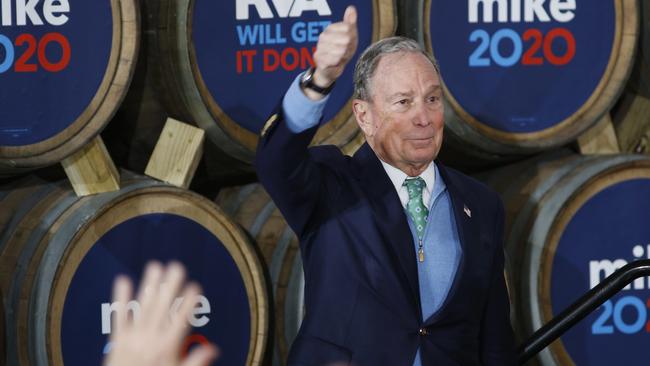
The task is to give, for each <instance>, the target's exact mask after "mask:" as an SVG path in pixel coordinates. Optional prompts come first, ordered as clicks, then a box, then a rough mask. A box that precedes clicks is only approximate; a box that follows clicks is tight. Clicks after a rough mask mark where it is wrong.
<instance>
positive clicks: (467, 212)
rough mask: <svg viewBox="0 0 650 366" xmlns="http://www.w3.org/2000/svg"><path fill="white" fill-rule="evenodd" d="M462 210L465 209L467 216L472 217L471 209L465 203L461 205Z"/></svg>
mask: <svg viewBox="0 0 650 366" xmlns="http://www.w3.org/2000/svg"><path fill="white" fill-rule="evenodd" d="M463 211H465V215H467V217H472V211H471V210H470V209H469V208H468V207H467V205H463Z"/></svg>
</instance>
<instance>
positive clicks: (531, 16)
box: [524, 0, 551, 22]
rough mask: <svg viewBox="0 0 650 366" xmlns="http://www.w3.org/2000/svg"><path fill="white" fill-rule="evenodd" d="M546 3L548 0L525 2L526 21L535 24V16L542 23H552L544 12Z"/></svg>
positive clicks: (527, 0) (526, 0)
mask: <svg viewBox="0 0 650 366" xmlns="http://www.w3.org/2000/svg"><path fill="white" fill-rule="evenodd" d="M544 1H546V0H525V1H524V21H526V22H534V21H535V16H537V19H539V21H540V22H550V21H551V18H549V17H548V14H547V13H546V10H544Z"/></svg>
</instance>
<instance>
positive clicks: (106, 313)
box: [102, 300, 140, 334]
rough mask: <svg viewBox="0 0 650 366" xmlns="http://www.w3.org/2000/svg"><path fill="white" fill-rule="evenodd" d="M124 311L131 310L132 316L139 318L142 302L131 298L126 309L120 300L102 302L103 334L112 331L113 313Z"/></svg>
mask: <svg viewBox="0 0 650 366" xmlns="http://www.w3.org/2000/svg"><path fill="white" fill-rule="evenodd" d="M122 311H131V316H132V317H133V318H134V319H135V318H138V317H139V316H140V304H138V302H137V301H135V300H131V301H129V302H127V303H126V309H124V308H123V306H122V304H121V303H119V302H114V303H112V304H109V303H103V304H102V334H110V333H111V315H112V314H113V313H119V312H122Z"/></svg>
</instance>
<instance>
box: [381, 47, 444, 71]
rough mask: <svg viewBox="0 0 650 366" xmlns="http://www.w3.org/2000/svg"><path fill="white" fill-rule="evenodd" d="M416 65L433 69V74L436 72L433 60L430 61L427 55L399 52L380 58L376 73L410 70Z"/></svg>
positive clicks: (414, 52)
mask: <svg viewBox="0 0 650 366" xmlns="http://www.w3.org/2000/svg"><path fill="white" fill-rule="evenodd" d="M414 65H420V66H424V67H427V68H428V67H431V70H432V71H433V72H436V68H435V67H434V66H433V63H432V62H431V60H429V58H427V57H426V56H425V55H423V54H421V53H420V52H416V51H398V52H393V53H388V54H385V55H382V56H381V57H380V58H379V62H378V63H377V68H376V70H375V71H377V70H379V69H387V68H409V67H413V66H414ZM375 75H376V72H375Z"/></svg>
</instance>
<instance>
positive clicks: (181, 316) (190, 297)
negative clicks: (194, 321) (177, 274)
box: [169, 283, 201, 343]
mask: <svg viewBox="0 0 650 366" xmlns="http://www.w3.org/2000/svg"><path fill="white" fill-rule="evenodd" d="M200 293H201V288H200V287H199V286H198V285H197V284H194V283H190V284H188V285H187V286H185V289H184V290H183V293H182V294H181V297H182V298H183V301H182V302H181V305H180V307H179V309H178V312H176V313H175V314H173V318H172V324H171V328H170V329H169V332H170V336H171V337H172V338H173V339H174V340H175V341H176V342H179V343H180V342H181V341H182V339H183V338H184V337H185V335H186V334H187V332H188V330H189V324H188V321H187V318H188V317H189V315H190V314H192V311H194V306H195V305H196V303H197V301H198V296H199V294H200Z"/></svg>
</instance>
